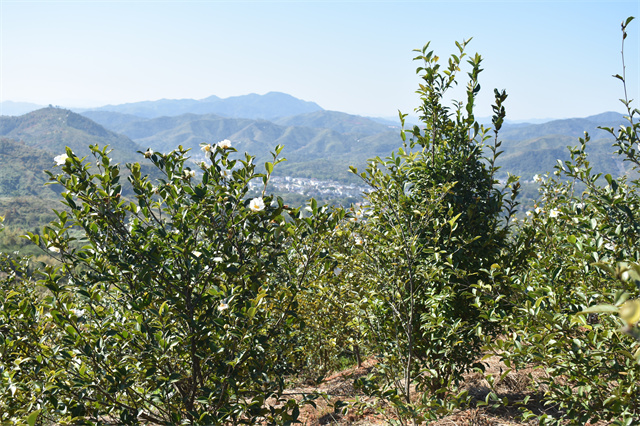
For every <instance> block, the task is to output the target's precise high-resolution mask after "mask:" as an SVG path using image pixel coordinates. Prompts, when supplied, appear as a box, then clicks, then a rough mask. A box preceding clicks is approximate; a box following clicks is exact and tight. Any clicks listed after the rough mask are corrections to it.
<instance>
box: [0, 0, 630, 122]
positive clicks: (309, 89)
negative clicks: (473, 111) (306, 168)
mask: <svg viewBox="0 0 640 426" xmlns="http://www.w3.org/2000/svg"><path fill="white" fill-rule="evenodd" d="M0 12H1V16H0V36H1V40H0V55H1V57H0V88H1V93H0V101H5V100H11V101H16V102H33V103H38V104H44V105H46V104H54V105H61V106H65V107H73V106H83V107H86V106H100V105H105V104H119V103H126V102H136V101H143V100H156V99H161V98H168V99H180V98H193V99H202V98H205V97H207V96H210V95H217V96H220V97H223V98H225V97H229V96H237V95H243V94H248V93H259V94H264V93H267V92H270V91H279V92H285V93H288V94H291V95H293V96H295V97H298V98H300V99H304V100H307V101H313V102H316V103H318V104H319V105H320V106H321V107H323V108H324V109H329V110H337V111H343V112H348V113H352V114H360V115H369V116H395V115H397V111H398V110H401V111H403V112H408V113H410V112H412V111H413V109H414V108H415V107H416V106H417V105H418V97H417V95H416V94H415V90H416V88H417V84H418V81H419V80H418V78H417V76H416V73H415V69H416V67H417V66H418V65H419V64H418V63H417V62H414V61H413V60H412V59H413V56H414V52H412V50H413V49H416V48H421V47H422V46H423V45H424V44H425V43H426V42H428V41H431V47H432V48H433V49H434V50H435V51H436V53H437V54H438V55H439V56H440V57H441V58H442V60H443V61H445V60H446V58H447V57H448V55H449V54H451V53H454V52H455V43H454V42H455V41H456V40H458V41H462V40H463V39H467V38H470V37H473V40H472V42H471V43H470V44H469V47H468V51H469V53H475V52H478V53H480V54H481V55H482V56H483V58H484V62H483V65H484V70H485V71H484V72H483V73H482V74H481V78H480V83H481V85H482V88H483V90H482V92H481V93H482V96H481V97H480V100H479V102H478V105H477V115H478V116H489V115H490V114H491V112H490V111H491V109H490V103H491V100H492V94H493V88H494V87H496V88H499V89H506V90H507V92H508V93H509V98H508V100H507V104H506V107H507V118H510V119H513V120H521V119H533V118H565V117H583V116H587V115H592V114H597V113H600V112H604V111H610V110H618V111H621V107H620V103H619V101H618V99H619V98H621V97H622V96H623V91H622V85H621V84H620V82H619V81H617V80H615V79H614V78H612V77H611V75H612V74H616V73H621V72H622V65H621V59H620V48H621V31H620V23H621V22H622V21H623V20H625V19H626V18H627V17H628V16H636V18H637V19H636V20H635V21H633V23H632V24H631V25H630V27H629V30H628V32H629V37H628V38H627V40H626V46H625V57H626V58H625V59H626V65H627V77H628V89H629V96H630V97H632V98H635V99H638V101H640V1H639V0H632V1H615V0H612V1H571V0H555V1H518V0H512V1H486V0H478V1H458V0H448V1H438V0H434V1H206V0H203V1H126V0H123V1H117V0H111V1H109V0H105V1H89V0H85V1H55V0H43V1H30V0H18V1H15V0H0ZM635 105H636V107H640V106H639V105H638V103H636V104H635ZM621 112H622V111H621Z"/></svg>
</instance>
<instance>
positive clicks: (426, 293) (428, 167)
mask: <svg viewBox="0 0 640 426" xmlns="http://www.w3.org/2000/svg"><path fill="white" fill-rule="evenodd" d="M457 47H458V50H459V52H458V53H457V54H455V55H451V58H450V59H449V61H448V66H447V68H444V69H443V68H441V66H440V64H439V62H438V60H439V59H438V57H437V56H436V55H435V54H434V53H433V52H432V51H428V45H427V46H425V47H424V48H423V49H422V50H420V51H418V52H419V56H418V57H417V58H416V60H418V61H420V62H421V63H422V65H421V66H420V67H419V68H418V73H419V75H420V77H421V78H422V83H421V85H420V88H419V90H418V93H419V94H420V97H421V101H422V106H421V107H420V108H419V110H418V112H419V113H420V118H421V120H422V122H423V126H422V127H420V126H415V127H414V128H413V129H412V130H410V131H403V139H405V140H406V135H407V134H409V135H410V137H411V140H410V142H408V143H405V145H404V147H403V148H401V149H400V150H399V151H398V152H396V153H393V154H392V155H391V156H390V157H388V158H386V159H384V160H383V159H380V158H376V159H373V160H371V162H370V165H369V167H367V169H366V171H365V172H363V173H359V172H358V171H357V170H356V169H352V171H353V172H354V173H356V174H358V175H359V176H360V177H361V178H362V179H363V180H364V181H365V182H366V183H367V184H368V185H369V186H370V188H371V192H369V193H368V194H367V195H366V201H367V204H366V205H365V208H364V210H365V217H366V220H365V221H361V223H360V224H359V225H358V227H357V229H356V230H355V231H354V232H356V233H357V235H359V237H360V238H361V240H362V244H360V245H358V246H357V247H355V248H354V250H353V253H354V254H353V256H352V257H350V258H348V260H347V262H348V266H345V268H348V270H349V271H350V272H351V276H350V277H349V278H348V279H349V280H351V281H352V284H351V285H352V286H354V287H356V286H360V287H361V289H363V290H361V291H362V292H363V293H365V294H363V297H366V299H367V300H369V301H370V306H369V312H368V315H367V317H366V318H367V322H366V324H367V327H368V331H367V334H368V336H369V339H370V344H371V345H372V348H371V350H372V351H374V353H377V354H378V358H379V362H378V364H377V372H376V374H374V375H373V376H372V377H370V378H368V379H367V380H361V381H360V382H359V385H360V386H361V387H363V388H364V389H365V390H366V391H368V392H370V393H371V394H373V395H377V396H379V397H382V398H384V399H387V400H390V401H391V402H392V404H393V406H394V407H395V409H396V410H397V417H398V419H399V421H400V422H401V423H404V422H416V421H417V422H423V421H426V420H427V419H429V418H436V417H437V416H439V415H441V414H442V413H446V412H447V411H448V410H450V409H451V408H453V407H455V406H456V404H458V403H460V401H464V400H465V395H464V394H460V395H458V396H457V397H452V395H454V394H452V392H454V391H455V389H456V387H457V385H458V384H459V382H460V381H461V380H462V378H463V373H465V372H467V371H469V370H470V369H471V368H472V367H478V368H482V365H481V364H478V363H477V361H478V360H479V359H480V356H481V347H482V346H483V344H484V342H485V339H486V338H487V337H488V336H492V335H493V334H494V333H495V332H496V330H497V329H498V327H496V326H497V324H498V320H499V318H500V317H501V315H502V314H501V311H502V310H503V309H508V307H507V306H505V305H503V302H505V301H506V300H505V297H506V295H508V294H509V291H510V287H509V282H508V281H506V280H502V279H500V278H498V277H497V276H495V275H494V274H493V273H492V272H491V271H492V270H493V269H495V268H496V267H498V265H500V267H501V268H505V269H508V267H509V266H510V264H511V263H514V262H517V256H513V255H512V250H511V249H512V245H511V242H510V240H509V239H508V235H509V230H510V219H511V217H512V215H513V214H514V212H515V206H516V203H515V197H516V195H517V189H518V184H517V181H516V179H515V178H510V179H509V182H508V184H507V186H506V187H504V188H501V187H499V186H498V182H497V180H496V179H495V178H494V173H495V171H496V170H497V167H496V166H495V160H496V158H497V156H498V155H499V147H500V142H499V141H498V131H499V129H500V127H501V125H502V122H503V120H504V117H505V110H504V107H503V102H504V101H505V99H506V97H507V95H506V93H504V92H499V91H497V90H496V91H495V95H496V104H495V105H494V107H493V108H494V112H495V115H494V118H493V132H491V133H490V129H487V128H484V127H483V126H481V125H479V124H478V122H477V121H476V120H475V118H474V114H473V108H474V104H475V99H476V96H477V93H478V91H479V90H480V85H479V83H478V77H479V73H480V71H481V68H480V63H481V58H480V56H479V55H475V56H473V57H470V58H469V59H468V61H467V63H468V65H469V67H470V71H469V72H468V77H469V81H468V85H467V89H466V95H467V98H466V99H465V102H456V103H454V108H453V109H452V108H450V107H448V106H445V105H444V104H443V102H444V98H445V94H446V93H447V91H448V90H449V89H450V88H452V87H453V86H454V85H455V84H456V78H457V73H458V72H459V71H460V67H461V64H462V62H463V59H465V58H466V54H465V52H464V49H465V47H466V42H465V43H462V44H459V43H457ZM403 118H404V117H403V116H402V115H401V119H403ZM489 141H491V144H490V145H488V143H489ZM486 152H488V153H489V157H488V158H487V157H485V153H486ZM509 192H511V193H510V194H509ZM415 391H417V394H416V396H418V395H419V396H420V399H419V400H416V398H415V397H414V396H413V393H414V392H415ZM456 401H458V402H456Z"/></svg>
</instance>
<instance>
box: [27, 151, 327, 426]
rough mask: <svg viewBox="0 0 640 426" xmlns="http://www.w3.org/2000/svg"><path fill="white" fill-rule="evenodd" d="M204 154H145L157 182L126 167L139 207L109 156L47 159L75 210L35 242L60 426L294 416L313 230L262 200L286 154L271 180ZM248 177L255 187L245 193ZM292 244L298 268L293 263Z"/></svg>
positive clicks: (285, 419) (295, 214) (241, 163)
mask: <svg viewBox="0 0 640 426" xmlns="http://www.w3.org/2000/svg"><path fill="white" fill-rule="evenodd" d="M202 149H203V151H204V152H205V154H206V156H207V162H205V163H202V164H201V165H195V164H194V163H189V162H188V161H187V160H188V157H187V152H186V151H185V150H184V149H182V148H178V149H176V150H174V151H172V152H170V153H168V154H160V153H154V152H152V151H151V150H149V151H147V152H145V153H144V155H145V156H146V157H147V158H149V159H150V160H151V161H152V162H153V164H155V166H156V167H157V168H158V169H159V170H160V171H161V172H162V174H163V175H164V178H163V179H161V180H159V181H158V182H152V181H151V180H150V179H149V178H148V177H147V176H144V175H142V174H141V171H140V166H139V165H138V164H137V163H135V164H131V165H128V166H127V167H128V168H129V169H130V177H129V181H130V184H131V186H132V188H133V192H134V193H135V198H134V199H133V200H125V199H124V197H123V196H122V195H121V194H122V183H121V182H120V176H121V173H120V168H119V166H118V165H117V164H113V162H112V160H111V158H110V157H109V155H108V153H107V151H106V148H105V149H100V148H98V147H96V146H92V147H91V152H92V155H93V157H94V163H93V164H92V163H90V162H86V161H84V159H81V158H78V157H77V156H75V155H74V153H73V152H72V151H71V150H69V149H67V152H66V154H64V155H61V156H59V157H56V161H57V162H58V163H59V165H60V166H61V171H62V173H59V174H53V173H51V174H50V177H51V179H52V181H54V182H55V183H58V184H60V185H62V186H63V187H64V189H65V191H64V192H63V196H64V203H65V204H66V205H67V206H68V207H69V208H70V211H71V212H70V213H66V212H59V213H58V220H57V221H54V222H53V223H51V224H50V225H49V226H48V227H46V228H45V230H44V232H43V233H42V235H41V236H38V235H34V234H30V238H31V240H32V241H33V242H35V243H37V244H40V245H41V246H43V247H46V248H48V249H49V250H50V251H51V252H53V253H55V256H56V257H57V259H58V261H59V262H60V266H55V267H53V266H50V267H47V268H46V269H45V270H44V271H43V278H42V280H41V284H42V285H43V286H45V287H46V288H47V290H48V292H49V295H48V296H47V298H46V300H45V304H44V308H45V309H46V310H47V311H48V312H49V313H50V315H51V321H50V325H51V326H52V327H54V328H55V329H56V330H57V331H58V332H59V333H60V334H61V337H60V339H59V340H58V341H57V342H55V344H56V345H57V346H58V347H59V348H60V349H59V354H60V355H59V356H58V357H57V358H56V360H55V361H56V365H55V366H54V367H56V368H60V369H66V374H65V375H64V376H59V377H57V378H56V381H55V386H54V388H56V389H59V390H60V392H59V396H58V397H57V398H58V399H57V402H58V405H59V406H61V407H64V409H63V410H61V411H60V413H61V418H60V419H57V420H58V421H70V422H74V423H77V422H85V423H92V424H97V423H100V422H104V421H108V420H111V419H118V421H119V422H121V423H122V424H137V423H140V422H153V423H156V424H253V423H256V422H258V421H266V422H268V423H271V424H286V423H289V422H292V421H294V420H295V419H296V417H297V415H298V412H299V409H298V403H297V402H296V401H294V400H286V399H283V396H282V392H283V387H284V379H283V376H284V374H286V373H287V372H288V369H289V367H290V365H291V363H290V355H291V349H292V346H291V345H289V344H288V343H289V342H288V339H287V336H289V335H290V331H291V330H292V327H293V326H294V325H295V323H296V317H295V311H296V306H297V302H296V297H297V293H298V291H299V289H300V288H301V287H302V286H303V285H304V282H305V279H306V276H307V275H306V271H307V270H308V268H309V267H310V263H311V262H312V261H313V259H314V255H313V252H312V250H313V246H312V245H309V244H303V243H302V238H303V237H304V236H305V235H308V234H309V233H311V234H312V233H313V232H315V231H314V229H313V228H312V227H311V225H313V223H312V222H309V221H304V220H303V215H302V214H301V213H300V211H299V210H294V209H289V208H287V207H285V206H284V205H283V203H282V201H281V200H280V199H276V198H274V197H272V196H268V195H266V186H267V183H268V181H269V177H270V174H271V172H272V171H273V168H274V165H275V164H276V163H277V162H279V161H280V160H279V159H278V154H279V153H280V150H281V149H282V147H277V149H276V152H275V153H274V154H273V157H274V161H273V162H267V163H266V164H265V169H266V172H265V173H258V172H256V170H255V169H256V166H255V164H254V162H253V158H252V157H251V156H249V155H246V156H245V158H244V159H241V160H235V159H232V158H231V157H230V153H232V152H234V151H235V150H234V149H233V148H232V147H231V146H230V143H229V142H228V141H223V142H221V143H219V144H218V145H213V146H212V145H208V144H207V145H203V147H202ZM253 180H260V181H261V182H262V184H263V190H262V195H261V196H258V197H255V198H252V199H251V198H250V197H248V193H249V183H250V182H252V181H253ZM321 223H322V226H325V227H328V226H331V221H330V220H325V221H322V222H321ZM74 230H80V231H81V232H80V233H79V235H80V236H78V233H77V232H71V231H74ZM74 235H75V237H74ZM292 250H295V251H296V253H297V254H298V257H302V258H304V259H303V260H302V261H296V262H289V261H287V259H289V258H290V257H291V252H292Z"/></svg>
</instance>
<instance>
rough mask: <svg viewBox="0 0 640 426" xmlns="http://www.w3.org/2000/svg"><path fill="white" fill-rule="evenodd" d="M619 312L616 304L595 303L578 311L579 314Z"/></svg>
mask: <svg viewBox="0 0 640 426" xmlns="http://www.w3.org/2000/svg"><path fill="white" fill-rule="evenodd" d="M607 312H608V313H617V312H618V307H617V306H615V305H595V306H591V307H588V308H587V309H585V310H583V311H580V312H578V315H586V314H594V313H607Z"/></svg>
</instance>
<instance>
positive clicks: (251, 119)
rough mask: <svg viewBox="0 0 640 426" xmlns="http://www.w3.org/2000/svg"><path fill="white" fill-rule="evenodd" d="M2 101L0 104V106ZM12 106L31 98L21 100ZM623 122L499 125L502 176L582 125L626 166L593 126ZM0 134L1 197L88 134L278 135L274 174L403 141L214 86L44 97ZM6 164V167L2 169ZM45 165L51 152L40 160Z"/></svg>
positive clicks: (527, 166)
mask: <svg viewBox="0 0 640 426" xmlns="http://www.w3.org/2000/svg"><path fill="white" fill-rule="evenodd" d="M7 105H8V104H7V102H4V103H3V104H2V106H3V108H5V107H7ZM9 106H10V107H11V108H29V105H25V104H11V105H9ZM621 124H625V119H624V118H623V116H622V115H621V114H618V113H614V112H609V113H603V114H599V115H595V116H591V117H586V118H574V119H565V120H553V121H549V122H546V123H540V124H526V123H507V124H505V125H504V127H503V129H502V131H501V132H500V140H502V141H503V145H502V149H503V150H504V153H503V155H502V156H501V157H500V159H499V160H500V165H501V166H502V170H501V176H504V175H506V173H507V172H511V173H512V174H517V175H521V176H523V180H530V179H531V176H533V174H536V173H542V172H545V171H550V170H552V168H553V166H554V165H555V164H556V161H557V159H561V160H565V159H567V158H568V151H567V149H566V146H567V145H577V144H578V138H579V137H581V136H583V134H584V131H588V132H590V133H591V135H592V141H591V142H590V144H589V151H590V153H591V162H592V165H593V166H594V169H595V170H602V171H606V172H608V173H612V174H616V175H617V174H621V173H624V172H625V169H624V165H623V164H622V162H621V161H620V160H619V159H618V158H617V157H615V156H613V155H612V154H611V152H612V151H613V150H612V148H611V143H612V142H613V141H612V138H611V137H610V135H608V134H606V133H605V132H604V131H602V130H598V128H597V127H598V126H609V127H614V128H617V127H618V126H619V125H621ZM0 137H2V138H3V139H2V143H3V144H4V145H2V152H3V153H4V154H2V155H4V157H0V197H2V196H5V197H6V196H10V195H9V194H13V193H14V192H11V191H10V189H9V188H13V187H16V188H25V185H23V184H22V183H20V182H18V183H16V181H15V179H19V177H20V175H21V173H22V172H20V171H16V170H18V168H16V167H17V163H24V162H28V161H27V160H25V158H27V157H29V155H32V157H33V159H34V160H33V161H34V162H33V164H31V163H29V164H31V165H30V166H29V167H30V169H31V170H34V169H35V168H38V167H40V166H38V165H36V164H40V163H39V161H44V160H43V159H45V158H46V156H47V155H49V156H50V157H51V158H53V156H54V155H57V154H60V153H62V152H64V147H65V146H69V147H71V148H72V149H73V150H74V152H76V153H77V154H78V155H86V154H88V152H89V150H88V145H89V144H99V145H101V146H102V145H109V146H110V148H112V149H113V150H114V151H113V154H112V155H113V157H114V158H115V159H116V160H117V161H119V162H122V163H124V162H132V161H139V162H140V161H144V159H143V158H142V156H141V155H140V154H138V153H137V151H144V150H146V149H147V148H152V149H153V150H155V151H170V150H172V149H174V148H176V147H177V146H178V145H182V146H184V147H187V148H191V149H192V151H191V155H192V157H193V159H194V160H203V159H204V157H203V155H202V153H201V151H200V149H199V148H200V144H201V143H215V142H218V141H220V140H222V139H229V140H231V141H232V143H233V146H234V147H235V148H236V149H238V151H240V152H241V153H243V152H244V151H247V152H249V153H250V154H252V155H255V156H256V157H257V161H258V162H262V161H266V160H268V159H269V158H270V157H269V152H270V151H272V150H273V149H274V148H275V146H276V145H277V144H283V145H284V147H285V148H284V151H283V156H284V157H286V158H287V160H288V161H287V162H285V163H282V164H280V165H279V167H277V168H276V175H281V176H283V175H287V176H298V177H315V178H320V179H334V180H342V181H344V180H349V179H351V180H352V181H353V180H354V179H355V177H354V176H353V175H351V174H349V173H348V171H347V170H348V166H349V165H356V166H357V167H359V168H362V167H364V166H365V165H366V162H367V160H368V159H370V158H372V157H375V156H380V157H384V156H386V155H388V154H390V153H391V151H393V150H395V149H397V148H398V147H399V146H400V145H401V139H400V129H399V127H398V126H397V125H395V124H394V122H392V121H385V120H380V119H371V118H367V117H360V116H356V115H350V114H345V113H342V112H337V111H326V110H323V109H322V108H320V107H319V106H318V105H317V104H315V103H313V102H306V101H302V100H299V99H296V98H294V97H292V96H290V95H286V94H282V93H275V92H272V93H268V94H266V95H246V96H238V97H234V98H227V99H221V98H218V97H215V96H212V97H209V98H206V99H202V100H189V99H187V100H161V101H149V102H138V103H131V104H124V105H113V106H104V107H100V108H96V109H93V110H86V111H82V114H78V113H76V112H72V111H69V110H66V109H61V108H53V107H49V108H43V109H39V110H36V111H32V112H29V113H27V114H24V115H20V116H2V117H0ZM15 144H17V145H15ZM29 149H33V153H32V154H28V151H29ZM47 153H48V154H47ZM12 158H13V160H12ZM36 158H38V159H39V160H37V161H36V160H35V159H36ZM8 165H11V167H13V169H11V170H13V171H7V170H9V169H7V167H8ZM52 166H53V162H52V160H51V161H50V162H49V163H48V166H47V167H46V168H51V167H52ZM24 176H27V174H26V173H25V174H24ZM25 178H26V177H25ZM3 179H4V180H3ZM7 179H9V180H7ZM5 181H6V182H9V181H10V182H13V183H7V184H4V183H3V182H5ZM30 182H36V181H35V180H31V181H30ZM27 186H28V185H27Z"/></svg>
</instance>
